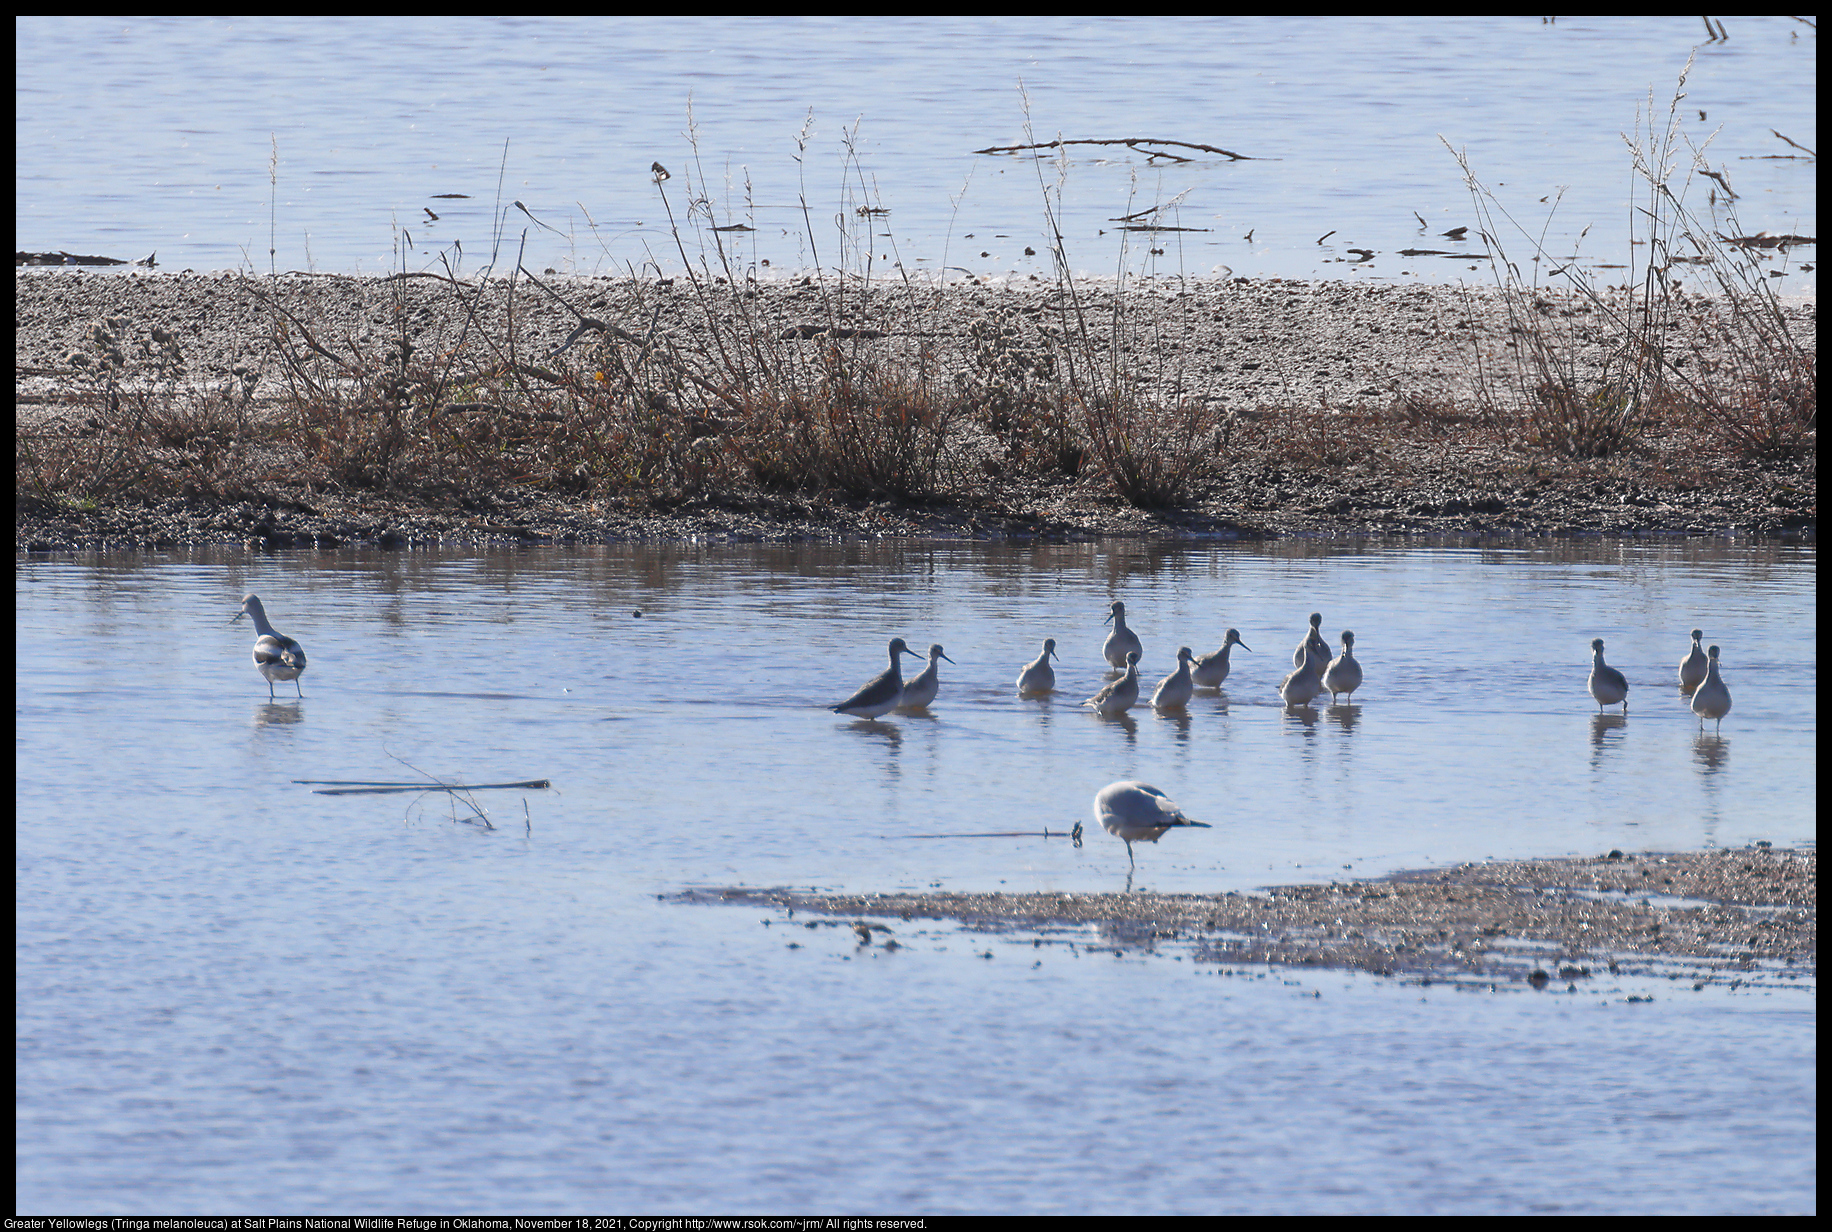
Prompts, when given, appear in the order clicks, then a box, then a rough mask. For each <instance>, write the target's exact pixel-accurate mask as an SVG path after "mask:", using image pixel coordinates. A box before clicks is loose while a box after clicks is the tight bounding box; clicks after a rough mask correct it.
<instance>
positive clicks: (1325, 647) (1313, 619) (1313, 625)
mask: <svg viewBox="0 0 1832 1232" xmlns="http://www.w3.org/2000/svg"><path fill="white" fill-rule="evenodd" d="M1322 627H1323V613H1321V612H1312V613H1311V614H1310V628H1309V630H1308V631H1306V632H1305V634H1304V640H1303V641H1301V642H1299V643H1298V648H1297V649H1296V650H1294V651H1292V652H1291V665H1292V666H1293V667H1303V666H1304V656H1305V655H1307V654H1308V655H1311V656H1312V657H1314V658H1316V659H1317V660H1318V661H1319V662H1320V663H1324V664H1327V663H1328V662H1329V643H1328V642H1326V641H1324V640H1323V634H1322V633H1321V632H1319V630H1321V629H1322ZM1318 670H1319V671H1321V670H1322V668H1318Z"/></svg>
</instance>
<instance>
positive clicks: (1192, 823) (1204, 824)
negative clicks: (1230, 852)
mask: <svg viewBox="0 0 1832 1232" xmlns="http://www.w3.org/2000/svg"><path fill="white" fill-rule="evenodd" d="M1169 824H1171V825H1173V826H1201V827H1202V828H1203V829H1204V830H1213V829H1214V828H1215V827H1214V826H1211V825H1210V824H1209V823H1208V822H1206V821H1190V820H1188V819H1187V818H1186V819H1184V820H1183V821H1173V822H1170V823H1169Z"/></svg>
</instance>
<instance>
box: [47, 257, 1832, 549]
mask: <svg viewBox="0 0 1832 1232" xmlns="http://www.w3.org/2000/svg"><path fill="white" fill-rule="evenodd" d="M548 281H549V282H550V284H551V288H552V289H553V291H554V292H556V293H557V294H559V295H563V296H565V297H566V298H567V299H568V301H569V302H571V303H573V304H575V305H577V307H578V309H579V310H580V311H583V312H589V313H592V314H595V315H596V316H597V317H599V318H602V319H604V320H606V321H609V322H611V323H612V324H617V323H618V322H622V323H623V326H622V327H624V328H628V329H630V330H632V331H634V332H636V333H639V334H640V333H642V332H643V331H644V330H645V329H653V328H659V329H661V330H662V331H664V332H667V333H668V334H669V335H670V336H671V337H677V338H679V339H680V340H682V341H683V343H684V344H687V345H705V340H704V339H700V340H699V341H698V342H697V343H696V340H695V330H696V329H701V330H702V332H703V322H702V324H701V325H696V318H700V316H701V314H703V313H704V312H705V311H706V309H705V306H704V305H703V304H701V303H700V302H699V301H698V300H697V299H696V298H695V296H694V294H693V292H692V290H691V288H690V287H688V286H687V284H685V283H684V282H676V283H673V284H669V283H654V282H650V283H643V284H634V283H631V282H629V281H628V280H622V281H619V280H611V279H562V278H555V279H551V280H548ZM456 290H459V289H455V288H454V287H452V286H451V285H449V284H447V283H444V282H440V281H436V280H433V279H428V278H413V279H409V280H406V281H405V282H404V283H389V282H387V281H386V280H384V279H381V278H348V277H328V276H327V277H318V276H305V275H285V276H282V277H281V278H280V279H279V280H277V281H276V282H269V281H267V280H263V279H249V278H243V277H241V276H238V275H227V274H226V275H208V276H201V275H193V274H145V273H131V274H107V275H94V274H85V273H77V272H71V271H55V270H54V271H33V272H21V273H18V274H16V277H15V307H14V316H15V326H16V333H15V343H14V355H15V403H16V424H17V425H18V428H19V431H20V433H21V434H22V436H23V435H24V434H26V433H28V432H33V433H46V432H51V433H56V432H68V433H70V434H73V435H75V436H81V435H82V434H83V433H84V432H85V431H86V430H89V431H91V434H93V429H92V428H91V429H86V428H85V424H86V423H92V421H90V420H89V419H88V418H87V417H88V410H87V409H86V404H85V402H84V398H85V397H89V398H90V399H93V394H92V393H87V394H86V392H85V391H86V390H92V389H93V383H92V382H93V377H92V375H91V374H92V372H93V367H92V365H93V362H94V361H93V358H91V357H92V356H93V353H94V351H95V347H96V344H95V341H94V337H95V331H96V327H97V324H98V322H113V324H112V325H111V326H110V327H109V328H110V329H111V330H112V332H113V334H114V335H115V336H116V337H117V338H118V343H119V346H120V349H121V351H122V353H123V354H124V355H125V356H126V363H127V368H126V371H125V375H124V378H123V379H126V380H131V379H134V377H135V372H136V367H138V368H140V369H143V370H144V371H145V372H148V373H150V372H151V371H153V370H154V368H155V367H157V366H158V365H159V364H161V363H163V364H164V365H165V366H164V368H163V369H161V370H162V371H164V372H166V373H170V372H171V371H172V370H173V366H174V365H176V366H177V368H178V369H180V370H181V371H182V374H183V375H182V380H183V381H184V382H186V383H187V384H188V386H189V387H193V388H218V389H220V388H229V387H234V388H238V389H246V390H247V391H249V393H250V394H251V396H252V398H253V400H254V401H253V405H254V406H255V407H256V408H265V409H266V410H268V411H270V412H274V413H278V412H277V410H276V408H277V402H275V401H272V400H271V399H274V398H276V397H277V396H278V394H279V393H280V392H281V389H280V384H279V380H278V373H277V366H276V363H275V360H274V357H273V356H272V355H271V353H270V344H269V325H270V319H271V309H270V308H269V306H268V305H267V303H266V302H264V301H266V300H268V299H269V298H272V299H278V300H280V301H282V302H284V303H285V304H286V305H287V308H288V310H289V311H292V312H295V313H297V314H299V315H300V316H301V317H302V318H305V319H309V320H311V321H312V322H314V328H315V329H316V330H317V331H318V332H319V334H320V336H321V337H324V338H326V339H357V340H362V339H365V338H368V339H370V340H372V341H373V340H374V339H376V338H377V337H381V338H385V337H386V336H387V332H388V330H389V329H391V328H393V326H392V325H391V324H390V323H391V321H393V320H394V316H393V314H394V312H395V308H394V307H393V299H392V297H393V296H395V295H396V294H397V293H402V294H404V295H405V305H406V307H405V312H406V314H407V316H408V317H409V318H410V319H411V320H412V321H413V322H414V323H415V324H414V325H413V328H414V329H416V330H425V331H428V333H427V336H428V337H431V336H433V335H434V334H436V333H437V331H438V330H440V329H450V328H453V326H452V322H451V317H452V311H453V304H454V302H455V301H454V296H455V293H456ZM1059 295H1060V291H1059V289H1058V288H1056V287H1054V286H1053V285H1052V284H1049V283H1041V282H1039V283H1030V282H1013V283H1003V284H991V285H979V284H955V285H951V286H949V287H947V288H943V289H939V290H937V289H932V288H917V289H907V288H898V287H891V288H888V289H886V290H884V291H882V292H878V291H873V292H871V293H869V294H862V293H855V299H856V300H857V302H856V304H855V305H854V307H855V308H856V309H857V312H856V314H855V316H856V319H858V320H860V321H861V322H864V321H867V320H870V321H876V322H880V323H883V322H887V321H890V322H895V323H896V324H894V325H893V327H892V329H891V330H890V331H889V334H888V336H887V337H885V338H884V339H883V340H882V341H881V342H878V341H873V342H871V343H868V344H866V345H870V346H879V345H881V346H883V347H886V348H890V347H896V346H902V347H904V348H906V350H907V349H908V348H911V347H915V348H925V347H926V348H931V349H933V350H935V351H937V352H938V353H947V354H957V353H965V351H966V350H968V349H970V347H971V341H970V335H971V334H972V330H973V328H974V326H975V323H976V322H978V323H981V324H982V325H983V324H984V323H985V322H987V321H995V322H1007V323H1009V322H1016V323H1018V324H1017V325H1016V326H1013V328H1014V329H1016V328H1020V327H1022V328H1034V323H1035V322H1036V321H1038V320H1043V319H1045V318H1047V316H1048V314H1049V313H1050V312H1051V311H1053V308H1052V305H1054V304H1055V303H1056V302H1057V297H1058V296H1059ZM874 297H876V298H874ZM1119 299H1120V303H1119V305H1118V307H1120V308H1122V309H1124V311H1125V312H1126V313H1129V314H1131V316H1132V318H1133V319H1135V320H1137V321H1141V322H1145V323H1146V324H1147V325H1148V326H1149V332H1150V333H1151V336H1153V337H1155V338H1157V339H1159V341H1158V342H1157V343H1155V344H1154V346H1155V348H1156V349H1155V350H1154V351H1153V353H1152V354H1150V355H1140V356H1137V357H1134V358H1135V362H1136V363H1137V364H1138V365H1139V366H1140V367H1141V368H1142V369H1143V370H1146V371H1152V372H1158V373H1174V375H1175V377H1176V379H1177V380H1178V381H1179V382H1180V383H1181V387H1182V389H1183V392H1184V395H1185V396H1186V397H1188V398H1190V399H1193V400H1195V401H1198V402H1200V403H1202V404H1204V405H1206V406H1208V407H1210V408H1213V409H1214V410H1216V411H1217V412H1218V413H1225V416H1226V421H1227V423H1228V424H1229V428H1228V433H1229V442H1230V443H1229V444H1228V445H1227V446H1226V447H1218V448H1217V452H1216V456H1215V457H1214V458H1213V459H1212V462H1213V465H1212V467H1211V474H1210V475H1209V476H1208V477H1207V478H1206V479H1205V480H1204V481H1203V482H1202V484H1201V485H1200V487H1199V489H1198V490H1195V491H1192V492H1191V493H1190V499H1189V501H1188V502H1187V505H1186V506H1185V507H1183V508H1179V509H1176V510H1144V509H1139V508H1134V507H1132V506H1130V505H1128V504H1126V503H1125V502H1124V501H1123V500H1121V499H1120V498H1119V497H1118V496H1117V495H1116V494H1115V493H1114V492H1113V491H1112V490H1111V488H1110V487H1108V486H1107V485H1106V484H1105V481H1104V480H1101V479H1099V478H1098V477H1095V476H1090V475H1088V474H1086V473H1084V474H1083V475H1082V476H1080V477H1077V478H1072V479H1071V478H1067V477H1062V476H1056V477H1050V478H1040V477H1035V476H1027V475H1021V474H1017V473H1015V472H1008V473H1000V468H999V467H998V466H997V465H996V464H995V463H987V464H986V471H985V473H981V471H980V469H979V468H977V467H974V468H966V469H965V473H964V477H963V478H962V479H961V480H960V481H959V482H958V483H957V484H956V485H955V490H952V491H950V493H949V495H948V496H947V498H946V499H942V500H937V501H934V502H931V503H927V504H914V503H910V502H906V501H899V500H864V499H856V498H846V497H840V496H828V495H805V496H804V495H792V496H785V495H781V494H777V493H770V492H765V491H762V490H756V489H752V490H744V491H733V492H729V493H723V494H721V495H719V496H717V497H714V498H698V499H693V500H686V501H676V502H656V501H651V500H645V499H641V498H609V499H606V498H597V499H582V498H580V499H575V498H567V497H564V496H559V495H555V494H554V493H552V492H546V491H536V490H527V489H514V488H509V489H506V490H499V491H492V492H487V493H482V494H475V495H470V496H467V497H465V498H463V499H458V498H445V499H440V500H435V499H433V498H401V497H390V496H386V495H380V494H376V493H374V492H368V491H350V490H339V489H334V488H329V487H318V488H312V487H309V486H306V485H294V486H291V487H289V486H288V485H287V483H286V477H285V466H284V465H283V464H276V465H275V466H274V467H273V468H272V470H273V472H274V475H275V477H274V479H273V484H274V493H275V494H274V495H273V496H272V497H270V498H268V499H263V500H253V501H236V502H226V501H221V500H213V499H209V498H207V497H200V496H191V497H188V498H187V497H172V498H170V499H165V500H161V501H156V502H149V503H136V502H131V501H120V502H116V503H104V504H101V505H99V506H88V505H81V504H73V503H68V502H61V501H56V500H44V499H40V498H38V497H35V496H34V495H32V494H31V493H30V492H28V491H27V490H26V486H25V485H24V484H23V483H21V484H17V485H16V491H18V492H19V493H20V495H19V497H18V500H17V503H16V512H15V543H16V547H17V549H18V550H20V551H25V552H68V551H74V550H85V549H140V550H146V549H160V548H168V547H176V546H186V545H201V544H225V543H242V544H247V545H249V546H250V547H254V548H257V549H265V550H276V549H283V548H306V547H313V548H336V547H342V546H345V545H351V544H362V545H380V546H385V547H397V546H408V545H415V544H424V545H431V544H459V543H473V544H483V543H523V544H542V543H554V544H577V543H597V542H616V541H633V540H701V541H704V540H714V541H718V540H729V541H738V542H764V541H786V540H858V539H879V538H969V539H1018V540H1032V539H1034V540H1042V541H1064V540H1077V539H1089V538H1098V537H1104V536H1115V535H1119V536H1145V537H1159V538H1224V539H1267V538H1277V537H1283V536H1292V535H1354V536H1405V535H1429V536H1435V537H1442V536H1460V537H1467V536H1505V537H1519V536H1584V535H1641V534H1683V535H1731V534H1735V535H1758V536H1781V537H1787V538H1812V537H1813V536H1814V535H1815V532H1816V525H1817V521H1816V519H1817V474H1816V468H1815V464H1814V460H1813V452H1812V450H1811V449H1810V448H1809V449H1807V450H1805V451H1804V452H1803V453H1802V454H1800V455H1799V456H1796V457H1794V458H1791V459H1785V460H1779V461H1770V462H1761V463H1758V462H1753V461H1747V460H1740V459H1735V458H1732V457H1729V456H1724V457H1719V458H1713V459H1710V460H1701V459H1700V458H1699V457H1698V456H1696V455H1695V454H1693V453H1691V452H1689V451H1688V450H1687V449H1686V448H1685V447H1683V446H1682V445H1681V444H1678V443H1664V442H1656V443H1653V444H1650V446H1649V447H1648V448H1646V449H1643V450H1639V451H1636V452H1632V453H1625V454H1619V455H1617V456H1615V457H1612V458H1609V459H1603V460H1592V461H1583V462H1578V461H1571V460H1568V459H1559V458H1553V457H1551V456H1549V455H1547V454H1546V453H1545V452H1544V451H1542V450H1537V449H1531V448H1528V447H1524V446H1517V445H1514V444H1511V443H1509V442H1507V441H1506V440H1503V439H1500V438H1498V436H1497V435H1496V433H1494V432H1493V431H1490V430H1487V429H1485V428H1484V427H1482V425H1480V424H1479V423H1477V422H1476V420H1475V419H1474V418H1473V417H1471V416H1469V415H1467V414H1465V415H1462V416H1459V415H1458V414H1456V413H1454V412H1450V413H1438V412H1432V413H1428V414H1424V415H1422V416H1421V417H1418V418H1417V419H1416V421H1415V422H1409V421H1407V419H1406V412H1404V411H1403V410H1395V409H1394V408H1396V407H1399V408H1403V407H1406V406H1429V407H1435V408H1445V407H1454V406H1457V405H1464V406H1467V405H1469V399H1470V391H1471V373H1472V372H1474V371H1475V369H1476V367H1477V358H1478V356H1481V357H1482V358H1481V362H1482V363H1484V364H1489V365H1494V364H1497V363H1503V362H1511V361H1509V360H1508V358H1507V348H1508V346H1509V345H1510V344H1509V339H1508V330H1507V323H1506V320H1505V316H1504V315H1503V313H1502V312H1501V307H1500V301H1499V297H1498V296H1497V295H1495V293H1493V292H1492V291H1485V290H1474V291H1472V290H1463V289H1459V288H1454V287H1444V286H1387V285H1378V284H1372V283H1368V284H1360V283H1356V284H1350V283H1330V282H1291V281H1277V280H1265V281H1258V282H1253V281H1249V280H1245V279H1241V280H1233V281H1227V282H1196V281H1191V282H1187V283H1184V282H1181V281H1177V282H1164V283H1158V284H1148V285H1142V286H1138V287H1135V288H1132V289H1129V290H1128V291H1126V292H1125V293H1124V295H1123V296H1121V297H1119ZM1114 300H1115V296H1114V293H1113V289H1112V286H1111V285H1110V284H1106V285H1102V284H1090V285H1089V286H1087V287H1086V288H1085V296H1084V306H1085V307H1086V308H1087V309H1088V310H1089V311H1090V312H1091V313H1093V314H1094V315H1095V316H1096V317H1097V318H1098V317H1100V316H1101V314H1108V315H1111V312H1112V311H1113V309H1114V308H1115V303H1114ZM1549 302H1550V301H1549ZM1687 303H1689V304H1691V305H1692V306H1693V310H1695V311H1696V313H1697V314H1698V323H1699V325H1700V328H1703V327H1704V323H1705V322H1706V321H1707V319H1708V318H1709V315H1710V312H1711V310H1712V309H1711V301H1706V300H1693V301H1687ZM750 310H751V311H753V312H754V313H755V314H756V317H757V319H758V320H759V321H762V322H765V323H766V324H767V327H768V329H769V331H770V332H769V337H771V338H773V339H775V342H774V345H776V346H778V347H781V348H785V349H794V348H807V347H815V346H821V345H827V344H828V340H826V339H824V338H823V337H821V336H819V335H818V330H819V329H821V328H823V322H824V321H828V320H830V319H831V315H830V306H829V305H827V302H826V301H823V300H822V299H821V297H820V295H819V293H818V290H817V289H811V288H810V287H807V286H804V285H802V284H799V283H793V282H786V281H785V282H778V283H770V282H766V283H761V284H758V287H757V289H756V291H755V294H754V295H753V296H752V297H751V302H750ZM1561 311H1562V310H1561ZM1789 311H1790V313H1791V314H1793V315H1795V317H1796V326H1797V328H1798V330H1799V331H1800V335H1801V336H1802V337H1803V338H1805V339H1807V340H1808V343H1809V345H1811V342H1812V340H1813V339H1814V338H1815V337H1816V334H1815V333H1814V329H1815V325H1814V312H1813V307H1812V305H1811V304H1801V305H1797V306H1793V307H1790V309H1789ZM514 313H515V321H516V328H517V330H518V331H520V337H521V339H522V343H521V345H522V346H523V347H524V348H525V349H526V350H527V352H528V353H530V354H545V353H546V352H548V351H549V350H551V349H552V348H556V347H559V346H560V345H561V344H562V343H563V342H564V341H565V340H566V338H567V336H568V335H569V334H570V333H572V332H573V330H574V326H575V324H576V322H577V320H578V317H577V315H576V314H575V313H574V311H573V310H571V309H568V308H566V307H564V306H562V305H561V304H559V303H558V302H557V301H556V300H555V299H554V298H553V296H552V295H550V294H549V293H548V291H547V290H544V289H541V288H538V287H533V286H530V285H527V284H523V285H522V286H520V287H519V288H518V290H517V292H516V294H515V298H514ZM1026 322H1029V323H1031V324H1029V325H1027V324H1025V323H1026ZM861 328H863V325H862V326H861ZM1590 358H1591V359H1593V360H1594V362H1596V363H1597V364H1601V362H1602V353H1601V350H1600V349H1599V352H1598V354H1597V355H1596V356H1594V357H1590ZM1587 362H1589V361H1588V360H1587ZM85 365H90V367H89V368H87V369H86V367H85ZM146 379H149V380H150V379H151V378H150V377H147V378H146ZM85 381H90V382H91V384H89V385H85Z"/></svg>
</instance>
